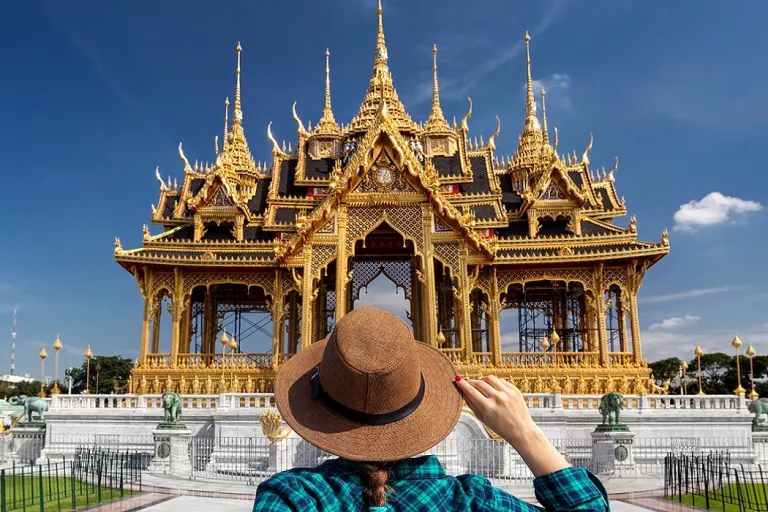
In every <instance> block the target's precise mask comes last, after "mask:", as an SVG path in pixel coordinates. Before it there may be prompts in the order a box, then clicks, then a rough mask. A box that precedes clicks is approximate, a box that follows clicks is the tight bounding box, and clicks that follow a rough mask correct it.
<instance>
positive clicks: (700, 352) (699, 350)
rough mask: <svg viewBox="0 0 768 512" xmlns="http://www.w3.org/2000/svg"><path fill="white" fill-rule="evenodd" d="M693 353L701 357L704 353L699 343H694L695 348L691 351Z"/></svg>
mask: <svg viewBox="0 0 768 512" xmlns="http://www.w3.org/2000/svg"><path fill="white" fill-rule="evenodd" d="M693 355H695V356H696V357H701V356H703V355H704V351H703V350H702V349H701V345H699V344H698V343H697V344H696V350H694V351H693Z"/></svg>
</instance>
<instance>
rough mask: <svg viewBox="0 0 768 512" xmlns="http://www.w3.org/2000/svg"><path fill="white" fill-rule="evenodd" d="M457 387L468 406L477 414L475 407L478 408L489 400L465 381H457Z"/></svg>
mask: <svg viewBox="0 0 768 512" xmlns="http://www.w3.org/2000/svg"><path fill="white" fill-rule="evenodd" d="M456 385H457V386H458V387H459V390H460V391H461V393H462V394H463V395H464V399H465V400H466V401H467V405H469V407H470V409H472V410H473V412H475V413H477V411H475V409H473V406H474V407H477V406H478V405H480V404H483V403H484V402H485V401H486V400H488V399H487V398H486V397H485V395H483V394H482V393H481V392H480V391H478V390H477V389H475V387H474V386H472V384H470V383H469V382H468V381H466V380H464V379H461V380H458V381H456Z"/></svg>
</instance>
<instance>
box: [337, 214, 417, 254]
mask: <svg viewBox="0 0 768 512" xmlns="http://www.w3.org/2000/svg"><path fill="white" fill-rule="evenodd" d="M347 218H348V224H347V241H346V247H347V254H352V252H353V250H354V247H355V242H356V241H357V240H361V239H362V238H364V237H365V236H366V235H367V234H368V233H370V232H371V231H373V230H374V229H375V228H376V227H377V226H378V225H379V224H381V222H382V221H386V222H387V223H388V224H389V225H390V226H392V227H393V228H395V229H396V230H397V231H399V232H400V234H401V235H404V236H405V237H406V238H408V239H410V240H412V241H413V242H414V243H415V244H416V250H417V251H418V252H419V253H421V254H423V251H424V236H423V231H422V230H423V227H422V223H421V222H422V220H421V207H420V206H418V205H415V206H372V207H359V208H357V207H356V208H349V209H348V210H347Z"/></svg>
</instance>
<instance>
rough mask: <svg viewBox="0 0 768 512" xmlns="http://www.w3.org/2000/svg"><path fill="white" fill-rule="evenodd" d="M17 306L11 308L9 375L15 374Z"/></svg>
mask: <svg viewBox="0 0 768 512" xmlns="http://www.w3.org/2000/svg"><path fill="white" fill-rule="evenodd" d="M17 309H18V308H13V327H11V375H14V374H15V371H16V361H15V356H16V310H17Z"/></svg>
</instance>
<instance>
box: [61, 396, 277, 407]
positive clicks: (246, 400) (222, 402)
mask: <svg viewBox="0 0 768 512" xmlns="http://www.w3.org/2000/svg"><path fill="white" fill-rule="evenodd" d="M181 399H182V409H184V410H186V409H221V408H234V407H239V408H251V409H260V408H271V407H275V399H274V395H273V394H272V393H222V394H220V395H183V396H182V397H181ZM162 407H163V403H162V395H54V396H53V397H52V398H51V404H50V408H49V410H51V411H56V410H71V409H162Z"/></svg>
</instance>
